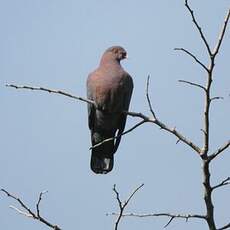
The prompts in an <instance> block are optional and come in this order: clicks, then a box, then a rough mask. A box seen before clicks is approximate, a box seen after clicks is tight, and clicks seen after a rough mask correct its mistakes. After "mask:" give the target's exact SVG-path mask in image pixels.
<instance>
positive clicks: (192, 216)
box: [112, 213, 206, 228]
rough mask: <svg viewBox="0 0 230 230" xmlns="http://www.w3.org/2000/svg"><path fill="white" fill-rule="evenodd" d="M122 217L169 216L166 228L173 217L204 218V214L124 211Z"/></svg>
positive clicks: (186, 218)
mask: <svg viewBox="0 0 230 230" xmlns="http://www.w3.org/2000/svg"><path fill="white" fill-rule="evenodd" d="M112 215H118V214H117V213H112ZM122 217H139V218H146V217H169V221H168V222H167V224H165V225H164V228H166V227H167V226H168V225H169V224H170V223H171V222H172V221H173V219H175V218H180V219H185V220H186V221H188V220H189V219H192V218H193V219H194V218H197V219H205V218H206V217H205V216H204V215H197V214H185V215H183V214H171V213H149V214H136V213H124V214H123V215H122Z"/></svg>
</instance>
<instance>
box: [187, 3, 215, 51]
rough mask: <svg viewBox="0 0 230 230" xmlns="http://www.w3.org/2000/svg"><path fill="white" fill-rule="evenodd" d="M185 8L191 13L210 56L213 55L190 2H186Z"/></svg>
mask: <svg viewBox="0 0 230 230" xmlns="http://www.w3.org/2000/svg"><path fill="white" fill-rule="evenodd" d="M185 6H186V8H187V9H188V11H189V13H190V15H191V17H192V21H193V23H194V24H195V26H196V28H197V29H198V31H199V33H200V36H201V39H202V41H203V42H204V44H205V46H206V48H207V51H208V54H209V55H212V52H211V49H210V46H209V44H208V42H207V39H206V38H205V35H204V33H203V31H202V29H201V27H200V26H199V24H198V22H197V20H196V18H195V16H194V13H193V10H192V9H191V8H190V6H189V4H188V0H185Z"/></svg>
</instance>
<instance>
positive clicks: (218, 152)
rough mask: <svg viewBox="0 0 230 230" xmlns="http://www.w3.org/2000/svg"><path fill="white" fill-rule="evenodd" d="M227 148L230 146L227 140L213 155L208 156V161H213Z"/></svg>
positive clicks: (229, 141)
mask: <svg viewBox="0 0 230 230" xmlns="http://www.w3.org/2000/svg"><path fill="white" fill-rule="evenodd" d="M229 146H230V140H228V141H227V142H226V143H225V144H224V145H223V146H221V147H220V148H218V149H217V150H216V151H215V152H214V153H213V154H211V155H210V156H209V159H210V160H213V159H214V158H216V157H217V156H219V155H220V154H221V153H222V152H224V150H226V149H227V148H228V147H229Z"/></svg>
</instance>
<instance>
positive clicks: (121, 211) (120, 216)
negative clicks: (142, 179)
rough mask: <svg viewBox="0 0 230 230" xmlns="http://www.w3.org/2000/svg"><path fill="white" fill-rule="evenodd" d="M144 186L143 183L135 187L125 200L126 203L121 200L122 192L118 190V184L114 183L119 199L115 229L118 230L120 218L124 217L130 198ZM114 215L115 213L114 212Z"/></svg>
mask: <svg viewBox="0 0 230 230" xmlns="http://www.w3.org/2000/svg"><path fill="white" fill-rule="evenodd" d="M143 186H144V184H141V185H140V186H138V187H137V188H136V189H134V191H133V192H132V193H131V195H130V196H129V197H128V199H127V201H125V202H124V203H123V202H122V201H121V199H120V194H119V192H118V191H117V189H116V185H114V187H113V191H114V192H115V194H116V199H117V202H118V205H119V214H118V215H117V216H118V218H117V220H116V223H115V230H118V225H119V223H120V220H121V218H122V217H123V212H124V210H125V207H126V206H127V205H128V204H129V202H130V200H131V199H132V197H133V196H134V195H135V193H136V192H137V191H138V190H139V189H141V188H142V187H143ZM112 215H113V214H112Z"/></svg>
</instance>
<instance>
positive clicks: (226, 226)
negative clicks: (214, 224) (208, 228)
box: [217, 223, 230, 230]
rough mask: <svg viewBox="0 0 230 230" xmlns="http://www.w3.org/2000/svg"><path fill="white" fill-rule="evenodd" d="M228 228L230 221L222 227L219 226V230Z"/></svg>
mask: <svg viewBox="0 0 230 230" xmlns="http://www.w3.org/2000/svg"><path fill="white" fill-rule="evenodd" d="M227 228H230V223H228V224H226V225H224V226H223V227H221V228H218V229H217V230H224V229H227Z"/></svg>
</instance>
